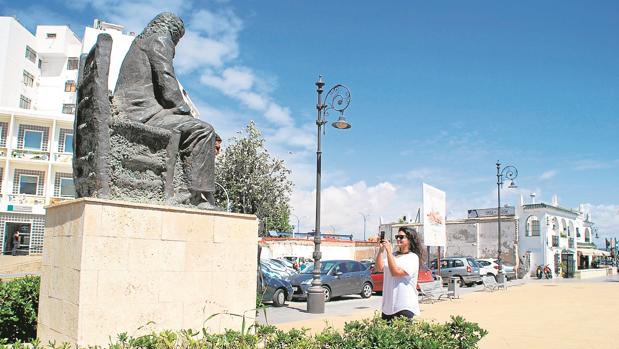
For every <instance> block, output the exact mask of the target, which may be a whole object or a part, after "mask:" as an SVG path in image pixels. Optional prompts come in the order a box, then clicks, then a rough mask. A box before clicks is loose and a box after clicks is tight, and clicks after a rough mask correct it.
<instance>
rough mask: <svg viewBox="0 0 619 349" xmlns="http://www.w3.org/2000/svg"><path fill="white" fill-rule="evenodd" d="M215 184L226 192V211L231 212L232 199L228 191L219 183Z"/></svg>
mask: <svg viewBox="0 0 619 349" xmlns="http://www.w3.org/2000/svg"><path fill="white" fill-rule="evenodd" d="M215 184H217V185H218V186H219V187H220V188H221V189H222V190H223V191H224V194H226V211H228V212H230V197H229V196H228V191H227V190H226V188H224V186H223V185H221V184H219V183H217V182H215Z"/></svg>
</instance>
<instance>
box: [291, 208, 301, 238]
mask: <svg viewBox="0 0 619 349" xmlns="http://www.w3.org/2000/svg"><path fill="white" fill-rule="evenodd" d="M290 215H291V216H293V217H295V218H296V219H297V234H299V225H300V224H301V223H299V222H300V220H299V216H297V215H296V214H294V213H291V214H290ZM292 238H293V239H294V229H293V230H292Z"/></svg>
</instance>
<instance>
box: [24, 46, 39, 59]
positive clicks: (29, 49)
mask: <svg viewBox="0 0 619 349" xmlns="http://www.w3.org/2000/svg"><path fill="white" fill-rule="evenodd" d="M26 58H28V60H30V61H31V62H32V63H36V62H37V51H35V50H33V49H32V47H30V46H28V45H26Z"/></svg>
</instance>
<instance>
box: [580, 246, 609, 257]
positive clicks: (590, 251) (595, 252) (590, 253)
mask: <svg viewBox="0 0 619 349" xmlns="http://www.w3.org/2000/svg"><path fill="white" fill-rule="evenodd" d="M578 252H580V253H582V255H583V256H594V257H596V256H610V252H608V251H602V250H595V249H592V248H583V249H579V250H578Z"/></svg>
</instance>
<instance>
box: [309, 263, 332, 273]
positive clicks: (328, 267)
mask: <svg viewBox="0 0 619 349" xmlns="http://www.w3.org/2000/svg"><path fill="white" fill-rule="evenodd" d="M336 263H337V262H334V261H324V262H322V263H320V273H321V274H326V273H327V272H328V271H329V270H331V268H333V266H334V265H335V264H336ZM313 272H314V265H313V264H311V265H310V266H308V267H307V268H305V269H303V274H312V273H313Z"/></svg>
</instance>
